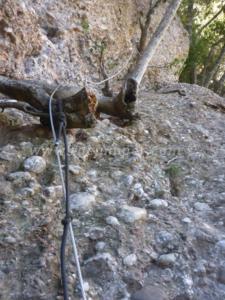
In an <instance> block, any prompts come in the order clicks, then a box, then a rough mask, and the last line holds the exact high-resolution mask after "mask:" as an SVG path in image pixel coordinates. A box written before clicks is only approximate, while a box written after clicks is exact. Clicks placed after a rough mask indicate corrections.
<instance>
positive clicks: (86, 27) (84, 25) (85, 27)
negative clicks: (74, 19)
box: [81, 18, 90, 33]
mask: <svg viewBox="0 0 225 300" xmlns="http://www.w3.org/2000/svg"><path fill="white" fill-rule="evenodd" d="M81 26H82V28H83V30H84V32H85V33H88V32H89V29H90V25H89V22H88V19H86V18H85V19H83V20H82V21H81Z"/></svg>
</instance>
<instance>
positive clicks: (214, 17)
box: [197, 5, 225, 35]
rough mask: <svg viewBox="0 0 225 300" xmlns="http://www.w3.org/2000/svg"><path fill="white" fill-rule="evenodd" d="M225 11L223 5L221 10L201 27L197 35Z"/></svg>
mask: <svg viewBox="0 0 225 300" xmlns="http://www.w3.org/2000/svg"><path fill="white" fill-rule="evenodd" d="M224 9H225V5H223V6H222V7H221V9H220V10H219V11H218V12H217V13H216V14H215V15H214V16H213V17H212V18H211V19H210V20H209V21H208V22H207V23H206V24H205V25H203V26H202V27H201V28H200V29H199V30H198V32H197V35H200V34H201V33H202V31H203V30H204V29H205V28H206V27H207V26H209V25H210V24H211V23H212V22H213V21H214V20H215V19H216V18H217V17H218V16H219V15H220V14H221V13H222V12H223V11H224Z"/></svg>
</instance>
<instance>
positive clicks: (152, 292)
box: [130, 286, 168, 300]
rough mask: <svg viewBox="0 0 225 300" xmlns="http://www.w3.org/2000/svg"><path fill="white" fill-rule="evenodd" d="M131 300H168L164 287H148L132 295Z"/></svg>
mask: <svg viewBox="0 0 225 300" xmlns="http://www.w3.org/2000/svg"><path fill="white" fill-rule="evenodd" d="M130 300H168V297H167V296H166V294H165V293H164V291H163V289H162V287H157V286H146V287H143V288H142V289H140V290H139V291H137V292H135V293H134V294H133V295H131V298H130Z"/></svg>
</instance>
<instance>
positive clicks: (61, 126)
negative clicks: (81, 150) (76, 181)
mask: <svg viewBox="0 0 225 300" xmlns="http://www.w3.org/2000/svg"><path fill="white" fill-rule="evenodd" d="M58 108H59V112H60V114H59V118H58V120H57V123H56V124H57V131H58V132H57V133H58V134H57V142H56V146H57V145H58V143H59V140H60V137H61V135H62V136H63V143H64V151H65V156H64V163H65V171H64V174H65V218H64V219H63V220H62V224H63V234H62V240H61V248H60V268H61V281H62V289H63V298H64V300H68V299H69V296H68V282H67V274H66V243H67V238H68V232H69V225H70V222H71V221H72V217H71V214H70V201H69V159H68V141H67V136H66V117H65V114H64V113H63V111H62V104H61V102H59V107H58Z"/></svg>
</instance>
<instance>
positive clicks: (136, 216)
mask: <svg viewBox="0 0 225 300" xmlns="http://www.w3.org/2000/svg"><path fill="white" fill-rule="evenodd" d="M118 216H119V217H120V218H121V219H122V220H123V221H124V222H126V223H134V222H136V221H140V220H145V219H146V218H147V211H146V209H144V208H140V207H136V206H127V205H124V206H122V208H121V211H120V212H119V214H118Z"/></svg>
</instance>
